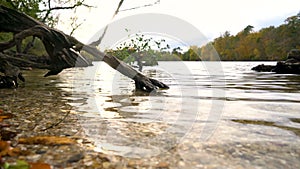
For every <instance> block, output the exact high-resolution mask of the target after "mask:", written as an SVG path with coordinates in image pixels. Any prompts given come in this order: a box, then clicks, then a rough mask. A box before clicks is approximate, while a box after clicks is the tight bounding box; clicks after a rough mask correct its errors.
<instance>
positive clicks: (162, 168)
mask: <svg viewBox="0 0 300 169" xmlns="http://www.w3.org/2000/svg"><path fill="white" fill-rule="evenodd" d="M156 168H158V169H166V168H169V164H168V163H166V162H159V163H158V164H157V167H156Z"/></svg>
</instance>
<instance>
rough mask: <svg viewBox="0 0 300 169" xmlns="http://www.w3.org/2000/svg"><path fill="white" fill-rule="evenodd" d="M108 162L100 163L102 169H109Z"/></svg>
mask: <svg viewBox="0 0 300 169" xmlns="http://www.w3.org/2000/svg"><path fill="white" fill-rule="evenodd" d="M110 165H111V164H110V162H104V163H102V166H103V168H105V169H106V168H109V167H110Z"/></svg>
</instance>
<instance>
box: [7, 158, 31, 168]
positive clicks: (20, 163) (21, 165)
mask: <svg viewBox="0 0 300 169" xmlns="http://www.w3.org/2000/svg"><path fill="white" fill-rule="evenodd" d="M8 169H29V164H28V163H27V162H26V161H23V160H18V161H17V164H16V165H9V167H8Z"/></svg>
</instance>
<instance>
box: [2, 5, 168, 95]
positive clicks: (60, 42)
mask: <svg viewBox="0 0 300 169" xmlns="http://www.w3.org/2000/svg"><path fill="white" fill-rule="evenodd" d="M0 32H11V33H13V34H14V36H13V38H12V39H11V40H10V41H8V42H2V43H0V71H1V72H2V73H4V74H5V76H9V77H11V79H13V82H14V83H15V84H16V86H17V81H16V79H17V77H19V79H21V80H24V78H23V77H22V74H21V72H20V69H19V68H18V67H21V66H22V65H27V66H29V67H33V68H41V69H48V70H50V71H49V72H48V73H47V74H46V75H45V76H50V75H56V74H58V73H60V72H61V71H62V70H63V69H66V68H71V67H84V66H90V65H91V62H90V61H88V60H87V59H86V58H85V57H83V56H82V55H81V54H80V53H79V52H80V51H86V52H88V53H89V54H91V55H92V56H94V57H95V58H96V59H97V60H103V61H104V62H106V63H107V64H108V65H110V66H111V67H112V68H114V69H116V70H117V71H119V72H120V73H122V74H123V75H125V76H127V77H129V78H131V79H133V80H134V81H135V86H136V88H137V89H139V90H144V91H147V92H150V91H152V90H155V89H158V88H168V86H167V85H166V84H164V83H162V82H159V81H157V80H155V79H151V78H148V77H146V76H145V75H143V74H142V73H141V72H139V71H137V70H135V69H133V68H132V67H130V66H129V65H127V64H126V63H124V62H123V61H121V60H119V59H117V58H116V57H115V56H112V55H108V54H106V53H104V52H101V51H99V50H98V49H97V48H96V47H95V46H91V45H86V44H83V43H82V42H80V41H78V40H77V39H76V38H74V37H72V36H69V35H66V34H65V33H63V32H62V31H60V30H57V29H54V28H50V27H48V26H47V25H45V24H43V23H41V22H39V21H37V20H35V19H33V18H31V17H30V16H28V15H26V14H24V13H20V12H18V11H16V10H13V9H9V8H7V7H4V6H1V5H0ZM29 36H33V37H36V38H39V39H40V40H41V41H42V42H43V45H44V46H45V49H46V51H47V54H48V56H47V58H45V59H44V61H41V60H40V61H37V60H35V61H29V60H27V59H22V58H21V57H18V56H20V55H22V51H21V49H20V46H21V43H22V40H23V39H25V38H26V37H29ZM12 47H16V50H17V52H16V53H15V54H7V53H6V52H5V51H6V50H7V49H10V48H12ZM42 60H43V59H42ZM2 79H3V78H2ZM4 79H6V78H4ZM0 87H1V86H0Z"/></svg>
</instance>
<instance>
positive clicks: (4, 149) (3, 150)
mask: <svg viewBox="0 0 300 169" xmlns="http://www.w3.org/2000/svg"><path fill="white" fill-rule="evenodd" d="M9 149H10V145H9V143H8V142H6V141H0V156H1V157H2V156H6V155H7V154H8V152H9Z"/></svg>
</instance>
